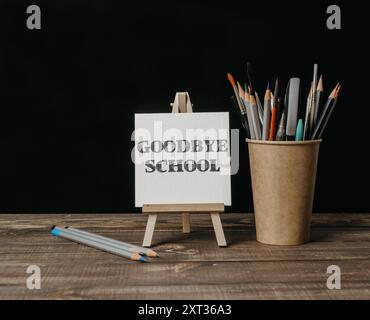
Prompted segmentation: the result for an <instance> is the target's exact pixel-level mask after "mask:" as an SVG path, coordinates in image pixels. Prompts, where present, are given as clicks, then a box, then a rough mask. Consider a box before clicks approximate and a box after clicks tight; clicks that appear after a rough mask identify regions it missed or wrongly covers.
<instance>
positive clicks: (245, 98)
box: [238, 82, 256, 140]
mask: <svg viewBox="0 0 370 320" xmlns="http://www.w3.org/2000/svg"><path fill="white" fill-rule="evenodd" d="M238 90H239V98H240V101H241V103H242V105H243V107H244V108H245V113H246V114H247V121H248V126H249V132H250V134H251V139H253V140H255V139H256V134H255V130H254V127H253V122H252V115H251V111H250V106H249V99H248V94H247V93H246V92H245V91H244V90H243V88H242V86H241V85H240V83H239V82H238Z"/></svg>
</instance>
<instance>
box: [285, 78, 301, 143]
mask: <svg viewBox="0 0 370 320" xmlns="http://www.w3.org/2000/svg"><path fill="white" fill-rule="evenodd" d="M299 87H300V79H299V78H291V79H290V80H289V96H288V114H287V120H286V138H287V140H294V137H295V133H296V130H297V119H298V104H299Z"/></svg>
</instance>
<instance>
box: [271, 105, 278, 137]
mask: <svg viewBox="0 0 370 320" xmlns="http://www.w3.org/2000/svg"><path fill="white" fill-rule="evenodd" d="M276 118H277V108H276V106H275V105H274V107H273V108H272V110H271V124H270V137H269V140H270V141H274V140H275V135H276Z"/></svg>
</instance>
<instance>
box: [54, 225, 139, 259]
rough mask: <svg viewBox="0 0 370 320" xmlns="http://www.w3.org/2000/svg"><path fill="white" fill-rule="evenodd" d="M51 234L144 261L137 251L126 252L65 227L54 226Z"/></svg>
mask: <svg viewBox="0 0 370 320" xmlns="http://www.w3.org/2000/svg"><path fill="white" fill-rule="evenodd" d="M51 234H52V235H53V236H56V237H61V238H65V239H68V240H71V241H74V242H77V243H80V244H84V245H87V246H89V247H92V248H95V249H99V250H103V251H106V252H109V253H112V254H115V255H118V256H120V257H124V258H128V259H131V260H135V261H141V262H146V259H145V258H144V257H142V256H141V255H140V254H138V253H132V252H128V251H127V250H122V249H118V248H116V247H113V246H111V245H107V244H104V243H101V242H98V241H94V240H91V239H88V238H86V237H82V236H80V235H76V234H75V233H73V232H71V231H69V230H68V229H65V228H59V227H56V226H54V227H53V228H52V230H51Z"/></svg>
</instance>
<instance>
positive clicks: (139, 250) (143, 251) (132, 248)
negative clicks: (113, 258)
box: [66, 227, 158, 257]
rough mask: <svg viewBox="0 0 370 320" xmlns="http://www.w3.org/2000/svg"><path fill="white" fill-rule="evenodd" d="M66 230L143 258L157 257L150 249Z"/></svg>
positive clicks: (91, 234) (72, 229) (84, 232)
mask: <svg viewBox="0 0 370 320" xmlns="http://www.w3.org/2000/svg"><path fill="white" fill-rule="evenodd" d="M66 229H67V230H69V231H71V232H74V233H76V234H77V235H81V236H85V237H87V238H90V239H91V240H95V241H98V242H102V243H105V244H107V245H112V246H114V247H117V248H121V249H123V250H127V251H129V252H132V253H138V254H140V255H145V256H148V257H158V254H157V253H156V252H155V251H154V250H152V249H148V248H143V247H140V246H136V245H133V244H130V243H127V242H123V241H118V240H115V239H111V238H107V237H103V236H100V235H97V234H95V233H91V232H87V231H84V230H80V229H75V228H71V227H66Z"/></svg>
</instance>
